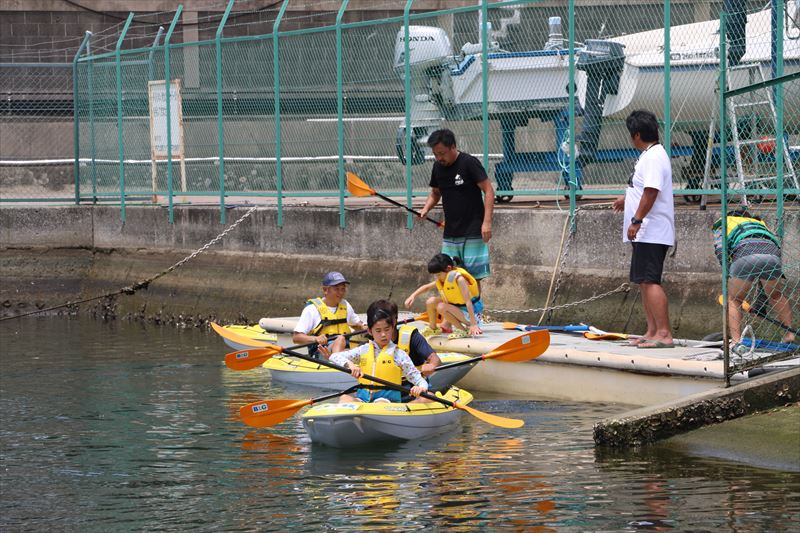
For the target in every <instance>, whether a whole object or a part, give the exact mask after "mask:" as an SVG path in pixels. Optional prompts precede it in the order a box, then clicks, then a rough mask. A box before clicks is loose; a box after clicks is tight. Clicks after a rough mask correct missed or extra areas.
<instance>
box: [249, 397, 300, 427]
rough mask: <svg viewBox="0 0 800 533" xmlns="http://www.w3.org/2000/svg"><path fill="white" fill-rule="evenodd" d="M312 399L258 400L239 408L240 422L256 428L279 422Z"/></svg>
mask: <svg viewBox="0 0 800 533" xmlns="http://www.w3.org/2000/svg"><path fill="white" fill-rule="evenodd" d="M312 403H313V400H259V401H257V402H252V403H248V404H247V405H243V406H241V407H240V408H239V416H241V417H242V422H244V423H245V424H247V425H248V426H253V427H256V428H268V427H272V426H275V425H277V424H280V423H281V422H283V421H284V420H286V419H287V418H289V417H290V416H292V415H293V414H295V413H296V412H297V411H299V410H300V409H302V408H303V407H305V406H306V405H311V404H312Z"/></svg>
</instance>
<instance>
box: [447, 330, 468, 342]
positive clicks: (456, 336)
mask: <svg viewBox="0 0 800 533" xmlns="http://www.w3.org/2000/svg"><path fill="white" fill-rule="evenodd" d="M465 337H469V332H468V331H464V330H463V329H454V330H453V333H451V334H450V335H448V336H447V338H448V339H450V340H453V339H463V338H465Z"/></svg>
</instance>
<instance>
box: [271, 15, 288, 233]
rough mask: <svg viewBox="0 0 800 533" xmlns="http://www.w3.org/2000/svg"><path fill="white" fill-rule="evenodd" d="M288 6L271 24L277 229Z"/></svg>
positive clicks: (280, 222)
mask: <svg viewBox="0 0 800 533" xmlns="http://www.w3.org/2000/svg"><path fill="white" fill-rule="evenodd" d="M288 6H289V0H283V3H281V8H280V10H279V11H278V16H277V17H275V22H274V23H273V24H272V72H273V75H272V89H273V92H274V95H275V180H276V189H277V190H276V191H275V192H276V195H277V197H278V227H279V228H282V227H283V165H282V164H281V90H280V84H281V74H280V53H279V52H280V50H279V47H278V28H279V27H280V25H281V20H282V19H283V14H284V13H285V12H286V8H287V7H288Z"/></svg>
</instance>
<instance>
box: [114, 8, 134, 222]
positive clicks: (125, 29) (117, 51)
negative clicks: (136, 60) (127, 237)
mask: <svg viewBox="0 0 800 533" xmlns="http://www.w3.org/2000/svg"><path fill="white" fill-rule="evenodd" d="M131 22H133V12H130V13H128V18H127V20H126V21H125V26H123V28H122V33H121V34H120V35H119V39H117V46H116V47H115V48H114V58H115V61H116V70H117V143H118V145H119V199H120V219H121V220H122V222H123V223H124V222H125V146H124V145H123V140H122V65H121V59H122V58H121V51H122V41H123V40H124V39H125V34H126V33H128V28H130V27H131Z"/></svg>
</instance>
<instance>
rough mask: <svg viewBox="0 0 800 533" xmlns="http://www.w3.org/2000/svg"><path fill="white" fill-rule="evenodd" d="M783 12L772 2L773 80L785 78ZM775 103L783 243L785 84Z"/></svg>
mask: <svg viewBox="0 0 800 533" xmlns="http://www.w3.org/2000/svg"><path fill="white" fill-rule="evenodd" d="M783 10H784V2H778V1H777V0H772V12H773V17H772V18H773V21H772V22H773V26H772V31H773V39H772V44H773V54H772V79H775V78H777V77H780V76H783V17H784V14H783ZM773 96H774V100H773V101H774V102H775V177H776V182H777V183H776V184H775V185H776V186H777V189H778V191H777V193H778V194H777V195H776V196H777V205H776V209H775V211H776V212H775V216H776V218H777V220H776V223H775V232H776V234H777V235H778V239H780V241H781V243H782V242H783V237H784V235H783V233H784V221H783V212H784V204H785V200H786V198H785V196H784V192H783V191H784V188H785V187H786V181H785V179H784V176H783V172H784V160H783V156H784V151H783V150H784V147H783V143H784V138H783V128H784V116H783V83H779V84H778V85H776V86H775V89H774V91H773Z"/></svg>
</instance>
